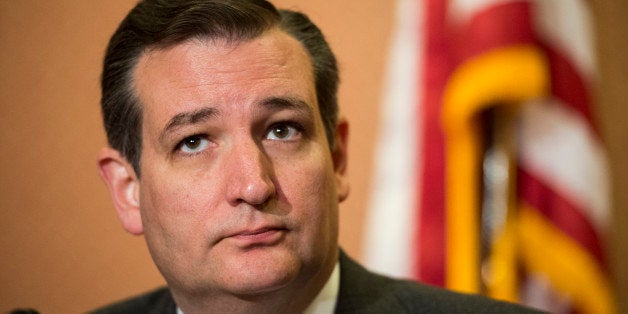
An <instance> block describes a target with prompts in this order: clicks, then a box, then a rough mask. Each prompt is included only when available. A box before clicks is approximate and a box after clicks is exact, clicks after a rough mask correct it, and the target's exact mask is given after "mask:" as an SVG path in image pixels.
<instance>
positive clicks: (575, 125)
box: [519, 99, 610, 233]
mask: <svg viewBox="0 0 628 314" xmlns="http://www.w3.org/2000/svg"><path fill="white" fill-rule="evenodd" d="M521 117H522V123H521V133H520V139H521V143H520V152H519V154H520V158H521V166H522V167H523V168H525V169H526V170H527V171H529V172H530V173H531V174H532V175H534V176H535V177H537V178H539V179H540V180H541V181H543V182H544V183H545V184H547V185H548V186H549V187H551V188H552V189H553V190H554V191H556V192H557V193H559V194H560V195H562V196H563V197H564V198H566V199H568V200H570V201H571V202H572V203H573V204H574V205H576V206H577V207H578V208H581V209H582V210H583V211H584V212H583V214H584V215H585V216H587V218H589V219H590V220H591V222H592V223H593V225H594V226H595V228H596V230H597V231H598V232H601V233H604V232H605V231H606V230H607V227H608V222H609V210H610V204H609V199H610V198H609V188H610V187H609V180H608V177H609V173H608V167H607V163H606V157H605V151H604V149H603V147H602V145H601V143H600V142H599V141H598V139H597V137H596V136H595V134H594V133H593V132H592V131H591V129H590V126H589V124H588V122H587V121H586V120H585V119H584V118H583V117H581V116H580V115H579V114H578V113H577V112H575V111H574V110H572V109H570V108H569V107H567V106H565V105H564V104H562V103H561V102H560V100H558V99H553V100H549V99H548V100H540V101H537V102H535V103H529V104H526V105H525V106H522V113H521Z"/></svg>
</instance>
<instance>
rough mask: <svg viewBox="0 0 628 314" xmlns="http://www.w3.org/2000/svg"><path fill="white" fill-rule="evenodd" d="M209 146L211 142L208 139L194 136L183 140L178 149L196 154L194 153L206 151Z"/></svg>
mask: <svg viewBox="0 0 628 314" xmlns="http://www.w3.org/2000/svg"><path fill="white" fill-rule="evenodd" d="M208 145H209V140H208V139H206V138H205V137H204V136H202V135H193V136H190V137H186V138H185V139H183V141H181V143H179V145H178V146H177V148H178V149H179V150H181V151H182V152H184V153H187V154H194V153H199V152H201V151H203V150H205V148H207V146H208Z"/></svg>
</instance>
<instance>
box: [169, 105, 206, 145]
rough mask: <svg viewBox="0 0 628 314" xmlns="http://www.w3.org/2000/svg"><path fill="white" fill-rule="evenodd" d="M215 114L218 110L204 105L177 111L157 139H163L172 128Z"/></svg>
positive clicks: (200, 120)
mask: <svg viewBox="0 0 628 314" xmlns="http://www.w3.org/2000/svg"><path fill="white" fill-rule="evenodd" d="M217 115H218V110H217V109H216V108H211V107H205V108H200V109H198V110H194V111H190V112H182V113H179V114H177V115H175V116H174V117H172V118H171V119H170V120H169V121H168V124H166V127H164V129H163V131H162V132H161V135H160V136H159V139H160V140H161V141H163V140H164V139H165V138H166V136H167V135H168V133H170V132H171V131H172V130H174V129H176V128H177V127H179V126H182V125H186V124H196V123H199V122H203V121H206V120H208V119H210V118H212V117H215V116H217Z"/></svg>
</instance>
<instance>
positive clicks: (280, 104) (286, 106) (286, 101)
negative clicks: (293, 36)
mask: <svg viewBox="0 0 628 314" xmlns="http://www.w3.org/2000/svg"><path fill="white" fill-rule="evenodd" d="M260 107H263V108H266V109H268V110H271V111H281V110H295V111H297V112H299V113H301V114H304V115H307V116H308V117H313V116H314V111H313V109H312V107H311V106H309V105H308V104H307V102H305V101H303V100H301V99H299V98H296V97H269V98H266V99H264V100H262V102H261V103H260ZM218 114H219V111H218V109H216V108H214V107H204V108H200V109H198V110H194V111H189V112H181V113H179V114H177V115H175V116H174V117H172V118H171V119H170V120H169V121H168V123H167V124H166V126H165V127H164V129H163V131H162V132H161V134H160V136H159V139H160V141H162V142H163V141H164V139H165V138H166V137H167V136H168V133H170V132H172V131H173V130H174V129H176V128H178V127H180V126H182V125H190V124H197V123H199V122H204V121H207V120H209V119H211V118H214V117H216V116H218Z"/></svg>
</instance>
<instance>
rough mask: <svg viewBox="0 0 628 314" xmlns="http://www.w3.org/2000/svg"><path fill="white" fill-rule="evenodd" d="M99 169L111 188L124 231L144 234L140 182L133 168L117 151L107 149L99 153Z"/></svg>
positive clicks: (112, 197)
mask: <svg viewBox="0 0 628 314" xmlns="http://www.w3.org/2000/svg"><path fill="white" fill-rule="evenodd" d="M98 169H99V170H100V177H101V178H102V180H103V181H104V182H105V184H106V185H107V188H109V193H110V194H111V199H112V200H113V205H114V206H115V208H116V211H117V213H118V218H119V219H120V222H121V223H122V226H123V227H124V229H125V230H126V231H127V232H129V233H131V234H134V235H140V234H142V233H143V228H142V217H141V215H140V201H139V191H140V182H139V180H138V178H137V176H136V174H135V170H133V166H131V164H130V163H129V162H128V161H127V160H126V158H124V157H122V155H121V154H120V153H119V152H118V151H117V150H115V149H113V148H110V147H105V148H103V149H101V150H100V152H99V153H98Z"/></svg>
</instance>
